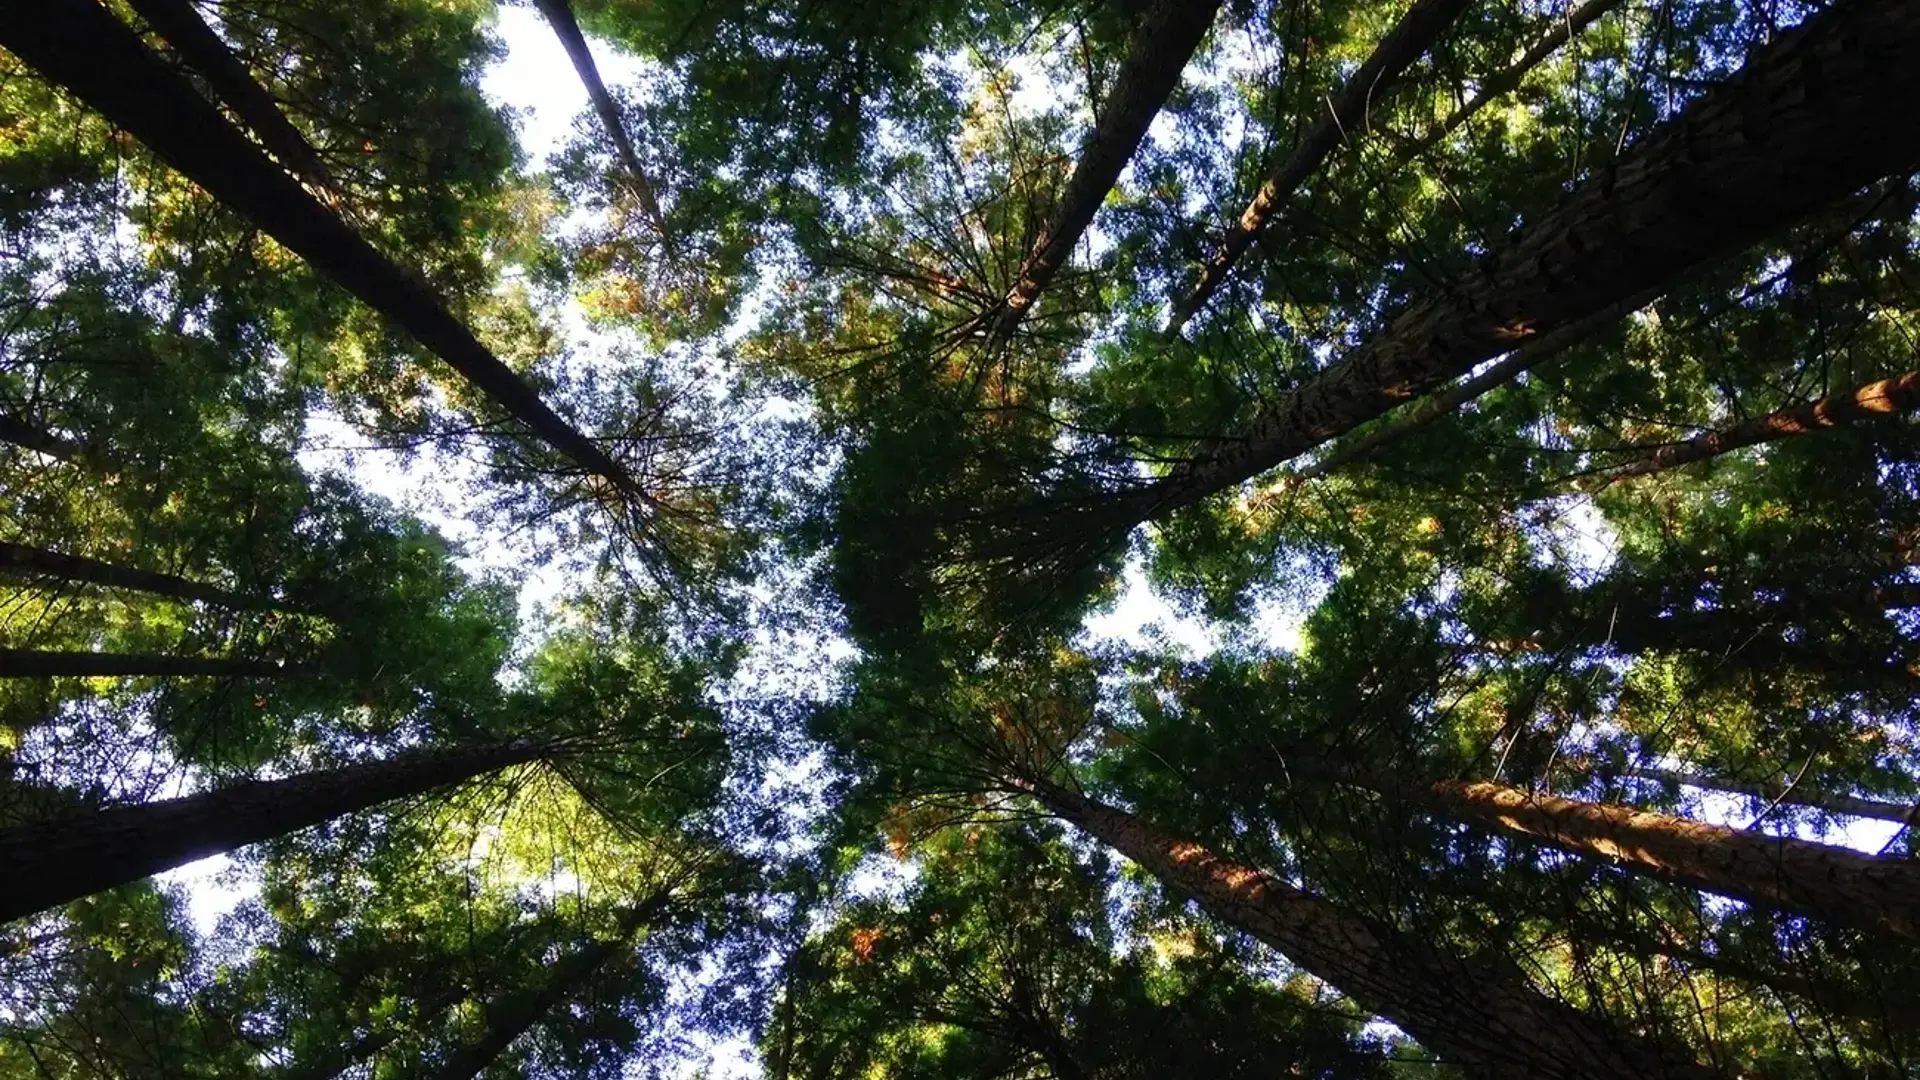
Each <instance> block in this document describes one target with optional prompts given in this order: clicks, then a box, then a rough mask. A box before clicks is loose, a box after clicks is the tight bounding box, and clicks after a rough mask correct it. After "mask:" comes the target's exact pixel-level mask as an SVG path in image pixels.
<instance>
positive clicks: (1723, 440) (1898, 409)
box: [1603, 371, 1920, 484]
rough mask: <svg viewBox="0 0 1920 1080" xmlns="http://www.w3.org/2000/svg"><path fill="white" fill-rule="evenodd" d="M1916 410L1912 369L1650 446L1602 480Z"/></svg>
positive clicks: (1918, 388) (1917, 386)
mask: <svg viewBox="0 0 1920 1080" xmlns="http://www.w3.org/2000/svg"><path fill="white" fill-rule="evenodd" d="M1916 409H1920V371H1909V372H1907V373H1906V374H1904V375H1896V376H1894V377H1893V378H1891V379H1881V380H1879V381H1878V382H1870V383H1867V384H1866V385H1865V386H1856V387H1854V388H1853V389H1851V390H1842V391H1841V392H1840V393H1837V394H1831V395H1829V396H1827V397H1823V398H1821V399H1820V400H1818V401H1810V402H1808V403H1806V404H1805V405H1795V406H1793V407H1792V408H1788V409H1781V410H1779V411H1778V412H1771V413H1768V414H1766V415H1765V416H1756V417H1754V418H1752V419H1750V420H1742V421H1741V422H1739V423H1737V424H1729V425H1728V426H1726V427H1723V428H1719V429H1717V430H1715V431H1709V432H1706V433H1705V434H1702V435H1697V436H1695V437H1693V438H1691V439H1688V440H1687V441H1685V442H1679V443H1670V444H1667V445H1663V446H1657V447H1648V448H1646V449H1644V450H1641V451H1638V452H1637V455H1636V456H1638V457H1639V460H1637V461H1634V462H1633V463H1631V464H1628V465H1623V466H1621V467H1620V468H1618V469H1615V470H1613V471H1612V472H1609V473H1607V474H1606V475H1605V478H1604V481H1603V482H1604V483H1608V484H1610V483H1613V482H1614V481H1616V480H1626V479H1630V478H1632V477H1635V476H1646V475H1648V474H1650V473H1657V472H1664V471H1666V470H1667V469H1673V468H1678V467H1679V466H1682V465H1688V464H1692V463H1693V462H1696V461H1705V460H1706V459H1707V458H1711V457H1718V456H1720V455H1721V454H1725V453H1729V452H1731V451H1734V450H1738V449H1740V448H1741V447H1745V446H1756V445H1758V444H1760V443H1764V442H1772V441H1774V440H1776V439H1785V438H1790V437H1792V436H1794V435H1806V434H1810V433H1812V432H1815V431H1824V430H1826V429H1828V428H1835V427H1840V426H1842V425H1844V424H1856V423H1860V422H1861V421H1865V420H1881V419H1886V418H1889V417H1894V416H1899V415H1902V414H1905V413H1910V412H1913V411H1914V410H1916Z"/></svg>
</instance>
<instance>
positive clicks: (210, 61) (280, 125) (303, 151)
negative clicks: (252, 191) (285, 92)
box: [128, 0, 333, 191]
mask: <svg viewBox="0 0 1920 1080" xmlns="http://www.w3.org/2000/svg"><path fill="white" fill-rule="evenodd" d="M128 6H130V7H132V8H133V10H134V12H135V13H136V14H138V15H139V16H140V17H141V18H142V19H145V20H146V22H147V25H148V26H151V27H152V28H153V29H154V32H155V33H157V34H159V35H160V37H161V38H162V39H164V40H165V41H166V43H167V44H168V45H170V46H172V48H173V51H174V52H176V53H179V54H180V57H181V59H183V60H185V61H186V62H187V65H188V66H189V67H191V68H193V69H194V71H196V72H198V73H199V75H200V77H201V78H203V79H205V80H207V85H208V86H210V87H212V88H213V92H214V94H215V96H217V97H218V98H219V99H220V100H221V101H224V102H226V104H227V107H228V108H231V109H232V110H233V111H234V114H235V115H236V116H238V117H239V118H240V120H241V122H242V123H244V124H246V125H247V127H249V128H251V129H253V133H254V134H255V135H256V136H258V137H259V139H260V142H261V143H262V144H264V145H265V146H266V148H267V152H268V153H270V154H272V155H273V156H274V157H276V158H278V159H280V164H282V165H284V166H286V168H287V171H288V172H291V173H293V174H294V175H295V176H298V177H300V178H301V179H303V180H305V181H306V182H307V183H309V184H312V185H313V186H314V187H316V188H319V189H321V190H323V191H326V190H331V189H332V188H333V179H332V178H331V177H330V176H328V175H327V170H326V167H325V166H324V165H322V164H321V163H320V155H318V154H316V153H314V150H313V147H312V145H310V144H309V143H308V142H307V137H306V136H305V135H302V134H300V129H299V128H296V127H294V126H293V123H292V122H291V121H289V120H288V119H287V118H286V116H285V114H283V113H281V111H280V103H279V102H277V101H275V100H274V99H273V95H272V94H269V93H267V89H266V87H264V86H261V85H260V84H259V83H258V82H256V81H254V78H253V73H252V72H250V71H248V70H247V65H245V64H243V63H241V62H240V58H239V57H237V56H235V55H234V54H233V50H231V49H229V48H227V43H226V42H225V41H222V40H221V39H220V35H219V34H216V33H214V32H213V28H212V27H210V26H208V25H207V23H206V20H205V19H202V18H201V17H200V12H199V11H197V10H195V8H194V6H193V2H192V0H128Z"/></svg>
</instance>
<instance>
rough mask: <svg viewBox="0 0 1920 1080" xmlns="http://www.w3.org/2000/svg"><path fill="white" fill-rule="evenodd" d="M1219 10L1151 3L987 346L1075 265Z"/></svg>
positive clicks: (1172, 0)
mask: <svg viewBox="0 0 1920 1080" xmlns="http://www.w3.org/2000/svg"><path fill="white" fill-rule="evenodd" d="M1456 2H1457V0H1456ZM1219 9H1220V0H1155V2H1154V4H1153V6H1152V7H1151V8H1149V9H1148V11H1147V14H1146V16H1145V18H1144V19H1143V20H1142V22H1141V24H1140V26H1139V29H1138V30H1137V31H1136V32H1135V33H1134V36H1133V43H1132V49H1131V51H1130V52H1129V53H1128V55H1127V59H1126V62H1125V63H1124V64H1122V65H1121V67H1120V73H1119V75H1118V77H1117V78H1115V79H1114V83H1113V87H1112V89H1111V90H1109V91H1108V93H1107V97H1106V100H1105V101H1103V102H1101V103H1100V114H1099V116H1098V118H1097V119H1096V120H1095V122H1094V126H1093V135H1092V137H1091V138H1090V139H1088V140H1087V144H1086V146H1085V147H1084V148H1083V149H1082V150H1081V151H1080V158H1079V160H1078V161H1076V162H1074V166H1073V175H1072V176H1070V177H1068V178H1067V189H1066V191H1065V192H1064V193H1063V194H1062V195H1061V197H1060V205H1059V206H1058V207H1056V208H1055V209H1054V212H1053V218H1052V220H1050V221H1048V222H1047V226H1046V230H1045V231H1044V232H1042V233H1041V234H1040V237H1039V239H1038V240H1037V241H1036V242H1035V243H1034V245H1033V251H1032V252H1031V253H1030V254H1028V256H1027V259H1026V262H1025V263H1024V264H1023V265H1022V266H1021V267H1020V276H1019V277H1018V278H1017V279H1015V281H1014V283H1013V287H1012V288H1011V289H1009V290H1008V292H1007V296H1006V299H1005V300H1003V301H1001V303H1000V304H999V306H998V308H997V310H995V311H994V312H992V313H991V314H990V321H989V324H988V330H987V340H988V341H989V342H990V343H992V342H1002V341H1005V340H1006V339H1007V338H1008V337H1010V336H1011V335H1012V334H1013V332H1014V330H1015V329H1016V328H1018V327H1019V325H1020V320H1021V319H1023V318H1025V317H1026V315H1027V312H1028V311H1030V310H1031V309H1032V307H1033V305H1034V302H1035V301H1037V300H1039V299H1040V294H1041V293H1042V292H1044V291H1046V288H1047V286H1048V284H1050V283H1051V282H1052V281H1053V278H1054V275H1055V274H1057V273H1058V272H1059V270H1060V268H1061V267H1062V266H1064V265H1066V263H1067V260H1068V259H1069V258H1071V257H1072V255H1073V249H1074V246H1075V245H1077V244H1078V243H1079V242H1080V237H1081V236H1082V235H1084V234H1085V233H1086V231H1087V226H1089V225H1091V224H1092V223H1093V216H1094V214H1095V213H1096V212H1097V211H1098V210H1099V209H1100V204H1101V203H1103V202H1105V201H1106V198H1107V192H1109V191H1111V190H1113V185H1114V184H1115V183H1116V182H1118V181H1119V179H1120V172H1121V170H1123V169H1125V168H1126V166H1127V162H1128V161H1129V160H1131V159H1132V157H1133V152H1134V151H1135V150H1136V149H1137V148H1138V147H1139V145H1140V140H1141V139H1143V138H1145V137H1146V134H1147V127H1148V125H1150V124H1152V123H1153V118H1154V116H1155V115H1156V114H1158V113H1159V111H1160V109H1161V107H1162V106H1164V105H1165V104H1166V101H1167V96H1168V95H1169V94H1171V93H1173V90H1174V87H1176V86H1179V85H1180V74H1181V72H1183V71H1185V70H1186V67H1187V61H1188V60H1190V59H1192V57H1193V52H1194V50H1195V49H1198V48H1199V47H1200V42H1201V41H1202V40H1203V39H1204V38H1205V37H1206V36H1207V30H1208V29H1209V28H1210V27H1212V26H1213V16H1214V13H1215V12H1217V11H1218V10H1219Z"/></svg>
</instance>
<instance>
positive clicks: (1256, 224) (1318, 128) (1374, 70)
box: [1167, 0, 1470, 337]
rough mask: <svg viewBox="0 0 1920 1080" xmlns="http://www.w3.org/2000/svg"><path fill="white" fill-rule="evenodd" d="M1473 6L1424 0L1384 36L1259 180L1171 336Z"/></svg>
mask: <svg viewBox="0 0 1920 1080" xmlns="http://www.w3.org/2000/svg"><path fill="white" fill-rule="evenodd" d="M1469 3H1470V0H1419V2H1418V3H1416V4H1414V5H1413V7H1411V8H1409V9H1408V10H1407V13H1406V14H1405V15H1402V16H1401V17H1400V21H1399V22H1398V23H1395V24H1394V27H1393V29H1392V30H1390V31H1388V33H1387V36H1386V37H1384V38H1381V39H1380V44H1379V45H1377V46H1375V47H1374V50H1373V52H1372V54H1371V55H1369V56H1368V57H1367V59H1366V60H1365V62H1363V63H1362V64H1361V65H1360V67H1359V69H1358V70H1357V71H1355V72H1354V73H1353V75H1352V77H1350V78H1348V79H1347V81H1346V84H1345V85H1343V86H1341V87H1340V90H1339V92H1338V93H1337V94H1335V95H1334V96H1333V97H1332V98H1331V99H1330V100H1329V101H1328V103H1327V104H1328V109H1327V112H1326V115H1324V116H1322V117H1321V118H1320V120H1319V121H1318V122H1317V123H1315V124H1314V125H1313V127H1312V128H1310V129H1308V131H1307V134H1306V135H1305V137H1303V138H1302V139H1301V140H1300V143H1299V145H1298V146H1295V147H1294V148H1293V152H1292V153H1290V154H1288V155H1287V158H1286V160H1285V161H1282V162H1281V163H1280V167H1279V168H1277V169H1275V170H1274V171H1273V175H1272V176H1270V177H1268V178H1267V181H1266V182H1265V183H1263V184H1261V185H1260V191H1259V192H1258V193H1257V194H1255V195H1254V197H1253V202H1251V203H1249V204H1248V205H1247V208H1246V209H1245V210H1244V211H1242V212H1241V214H1240V220H1238V221H1236V222H1234V223H1233V225H1232V227H1230V228H1229V229H1228V230H1227V235H1226V238H1225V239H1224V240H1222V241H1221V242H1220V249H1219V250H1218V251H1215V252H1214V253H1213V255H1212V256H1211V257H1209V258H1208V259H1207V262H1206V265H1205V266H1203V267H1202V268H1201V270H1200V280H1199V281H1198V282H1196V283H1195V284H1194V286H1193V289H1192V290H1191V291H1190V292H1188V293H1187V295H1186V296H1184V297H1182V298H1181V299H1180V301H1179V302H1178V303H1176V304H1175V305H1174V307H1173V315H1172V317H1171V318H1170V319H1168V321H1167V336H1169V337H1172V336H1173V335H1175V334H1178V333H1179V332H1180V329H1181V327H1184V326H1185V325H1186V324H1187V320H1189V319H1191V318H1193V316H1194V314H1195V313H1197V312H1198V311H1199V310H1200V309H1201V308H1202V307H1203V306H1205V305H1206V302H1207V301H1208V300H1209V299H1211V298H1212V296H1213V294H1214V293H1216V292H1218V291H1219V290H1220V286H1221V285H1222V284H1223V283H1225V281H1226V280H1227V275H1228V274H1229V273H1231V272H1232V270H1233V266H1234V264H1235V263H1236V262H1238V261H1239V260H1240V256H1242V255H1244V254H1246V252H1247V249H1248V248H1250V247H1252V246H1253V242H1254V240H1255V239H1257V238H1258V237H1259V235H1260V233H1261V232H1262V231H1263V230H1265V229H1266V227H1267V225H1268V223H1269V222H1271V221H1272V220H1273V217H1274V215H1275V214H1277V213H1279V212H1280V208H1281V207H1282V206H1284V205H1285V204H1286V201H1287V200H1288V199H1290V198H1292V197H1293V194H1294V192H1296V191H1298V190H1299V189H1300V185H1301V184H1303V183H1305V182H1306V181H1307V178H1308V177H1310V176H1312V175H1313V174H1314V173H1316V172H1318V171H1319V170H1320V166H1322V165H1324V164H1325V163H1326V160H1327V158H1328V157H1330V156H1331V155H1332V154H1333V152H1334V150H1335V149H1337V148H1338V147H1339V146H1340V144H1341V143H1342V142H1344V141H1345V140H1346V138H1347V133H1348V132H1349V131H1352V130H1354V129H1355V128H1360V127H1365V125H1366V118H1367V112H1368V111H1369V110H1370V109H1372V108H1373V107H1374V106H1376V105H1380V104H1383V103H1384V102H1386V101H1387V100H1388V99H1389V98H1390V97H1391V96H1392V94H1393V92H1394V91H1395V90H1397V89H1398V85H1397V84H1398V83H1399V81H1400V76H1401V75H1403V74H1405V73H1406V70H1407V68H1409V67H1411V66H1412V65H1413V62H1414V61H1415V60H1418V59H1420V58H1421V57H1422V56H1424V55H1426V52H1427V50H1428V49H1430V48H1432V47H1433V43H1434V41H1435V40H1437V39H1438V38H1439V37H1440V35H1441V34H1442V33H1444V32H1445V31H1446V29H1447V27H1449V26H1451V25H1453V21H1454V20H1455V19H1456V18H1459V16H1460V13H1461V12H1463V11H1465V10H1466V9H1467V7H1468V6H1469Z"/></svg>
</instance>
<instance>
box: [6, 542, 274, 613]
mask: <svg viewBox="0 0 1920 1080" xmlns="http://www.w3.org/2000/svg"><path fill="white" fill-rule="evenodd" d="M9 571H12V572H25V573H28V574H37V575H41V576H43V577H50V578H58V579H60V580H62V581H84V582H87V583H88V584H91V585H104V586H107V587H108V588H114V589H130V590H132V591H134V592H144V593H152V594H154V595H156V596H168V597H172V598H173V599H175V600H199V601H203V602H205V603H209V604H218V605H220V606H222V607H229V608H235V609H238V610H242V611H291V612H298V611H301V610H303V609H302V608H300V607H299V606H298V605H295V604H293V603H291V602H289V601H286V600H277V599H275V598H273V597H271V596H250V595H248V594H246V593H237V592H231V591H229V590H226V589H222V588H219V587H217V586H213V585H202V584H201V583H199V582H197V581H191V580H188V579H187V578H183V577H177V576H175V575H173V574H162V573H158V572H156V571H153V570H136V569H134V568H132V567H127V566H115V565H113V564H112V563H104V562H101V561H99V560H98V559H89V558H86V557H84V556H80V555H62V554H60V553H59V552H57V551H47V550H44V549H42V548H36V547H28V546H26V545H25V544H9V543H5V542H0V573H3V572H9Z"/></svg>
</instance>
